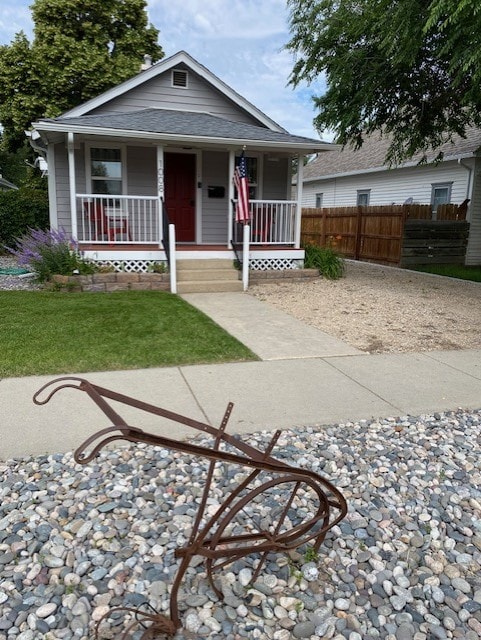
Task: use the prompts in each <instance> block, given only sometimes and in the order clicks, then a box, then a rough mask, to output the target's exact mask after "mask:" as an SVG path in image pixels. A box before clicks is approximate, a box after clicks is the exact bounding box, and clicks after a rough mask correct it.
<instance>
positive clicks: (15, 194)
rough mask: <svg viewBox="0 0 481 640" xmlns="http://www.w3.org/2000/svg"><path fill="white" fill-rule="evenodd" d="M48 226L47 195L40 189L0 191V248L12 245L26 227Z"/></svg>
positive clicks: (42, 227) (24, 231)
mask: <svg viewBox="0 0 481 640" xmlns="http://www.w3.org/2000/svg"><path fill="white" fill-rule="evenodd" d="M47 227H48V196H47V193H46V191H44V190H42V189H33V188H32V187H20V189H18V190H15V189H11V190H9V191H0V249H1V248H3V247H4V246H5V245H7V246H12V245H13V244H14V242H15V238H18V237H19V236H22V235H24V234H25V233H27V231H28V229H31V228H39V229H46V228H47Z"/></svg>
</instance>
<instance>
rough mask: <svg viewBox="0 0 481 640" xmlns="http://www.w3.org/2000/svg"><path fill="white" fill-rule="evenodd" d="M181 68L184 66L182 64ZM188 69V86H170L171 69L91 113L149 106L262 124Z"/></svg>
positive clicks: (133, 109) (131, 109) (122, 110)
mask: <svg viewBox="0 0 481 640" xmlns="http://www.w3.org/2000/svg"><path fill="white" fill-rule="evenodd" d="M178 68H181V66H179V67H178ZM185 69H186V70H187V71H188V78H189V79H188V87H187V88H186V89H184V88H181V87H172V86H171V71H170V70H168V71H166V72H164V73H162V74H161V75H159V76H157V77H156V78H153V79H152V80H149V81H148V82H144V83H143V84H142V85H140V86H138V87H135V88H134V89H131V90H130V91H128V92H127V93H125V94H123V95H121V96H119V97H117V98H114V99H113V100H110V101H109V102H108V103H106V104H104V105H102V106H101V107H98V108H97V109H94V110H93V111H91V112H90V115H93V114H101V113H112V112H123V113H125V112H128V111H137V110H140V109H146V108H152V107H153V108H161V109H182V110H185V111H206V112H207V113H211V114H213V115H216V116H221V117H223V118H226V119H228V120H234V121H235V122H245V123H248V124H254V125H257V126H259V122H258V121H257V120H256V119H255V118H253V117H252V116H250V115H249V114H248V113H246V112H245V111H244V110H243V109H241V108H240V107H239V106H238V105H237V104H236V103H235V102H233V101H231V100H229V98H227V97H226V96H225V95H223V94H222V93H221V92H220V91H217V89H215V88H214V87H213V86H212V85H210V84H209V83H208V82H207V81H206V80H204V78H201V77H200V76H198V75H197V74H196V73H194V72H193V71H191V70H190V69H187V67H185Z"/></svg>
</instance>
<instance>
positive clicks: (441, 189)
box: [431, 182, 453, 214]
mask: <svg viewBox="0 0 481 640" xmlns="http://www.w3.org/2000/svg"><path fill="white" fill-rule="evenodd" d="M452 187H453V183H452V182H438V183H435V184H432V185H431V207H432V210H433V214H436V211H437V209H438V207H439V205H440V204H448V203H449V202H451V190H452Z"/></svg>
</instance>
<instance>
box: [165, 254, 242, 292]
mask: <svg viewBox="0 0 481 640" xmlns="http://www.w3.org/2000/svg"><path fill="white" fill-rule="evenodd" d="M242 289H243V287H242V282H241V281H240V280H239V272H238V271H237V269H235V268H234V265H233V262H232V260H228V259H225V260H224V259H205V260H178V261H177V291H178V292H179V293H211V292H220V291H242Z"/></svg>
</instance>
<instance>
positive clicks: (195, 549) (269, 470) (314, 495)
mask: <svg viewBox="0 0 481 640" xmlns="http://www.w3.org/2000/svg"><path fill="white" fill-rule="evenodd" d="M52 386H55V388H54V389H52V390H51V391H50V393H49V394H48V396H47V397H46V398H44V399H43V400H41V399H40V396H41V394H42V393H43V392H44V391H45V390H46V389H47V388H49V387H52ZM65 388H73V389H77V390H79V391H84V392H85V393H86V394H87V395H88V396H89V397H90V398H91V399H92V400H93V401H94V402H95V404H96V405H97V406H98V407H99V408H100V409H101V411H102V412H103V413H104V414H105V415H106V416H107V418H108V419H109V420H110V422H111V425H112V426H110V427H107V428H105V429H101V430H100V431H98V432H97V433H95V434H94V435H92V436H91V437H89V438H88V439H87V440H86V441H85V442H84V443H83V444H81V445H80V446H79V447H78V448H77V449H76V451H75V452H74V458H75V461H76V462H78V463H80V464H83V465H84V464H87V463H89V462H90V461H91V460H92V459H93V458H94V457H95V456H96V455H97V454H98V453H99V452H100V450H101V449H102V448H103V447H105V446H106V445H109V444H111V443H112V442H114V441H116V440H126V441H128V442H135V443H147V444H151V445H157V446H161V447H164V448H167V449H170V450H174V451H180V452H183V453H187V454H191V455H193V456H196V457H198V458H199V457H200V458H207V459H208V460H210V464H209V466H208V469H207V476H206V480H205V487H204V490H203V494H202V497H201V501H200V505H199V509H198V512H197V515H196V518H195V521H194V524H193V527H192V532H191V535H190V539H189V540H188V542H187V544H186V545H185V546H184V547H182V548H179V549H177V550H176V552H175V556H176V557H177V558H180V560H181V561H180V566H179V568H178V570H177V574H176V577H175V579H174V582H173V585H172V591H171V595H170V618H168V617H167V616H164V615H162V614H160V613H157V612H156V611H155V610H152V611H151V612H149V611H141V610H137V609H131V608H128V607H121V608H120V609H121V610H123V611H128V612H130V613H133V614H134V622H133V623H132V624H130V626H129V627H128V629H127V630H126V631H125V632H124V633H123V635H122V636H121V638H122V639H126V638H128V634H129V633H130V631H131V630H132V629H133V628H134V627H135V625H137V624H138V625H141V626H142V627H143V628H144V629H145V631H144V632H143V634H142V636H141V638H142V640H148V639H150V638H154V637H156V636H158V635H159V634H161V635H165V636H167V637H172V636H173V635H175V633H176V632H177V630H178V629H179V628H180V627H181V626H182V625H181V622H180V618H179V608H178V595H179V588H180V584H181V582H182V579H183V577H184V575H185V573H186V571H187V569H188V567H189V563H190V561H191V560H192V558H193V557H194V556H196V555H199V556H203V557H204V558H205V566H206V570H207V577H208V580H209V582H210V584H211V586H212V588H213V590H214V592H215V593H216V594H217V596H218V597H219V598H220V599H222V597H223V596H222V593H221V591H220V590H219V589H218V587H217V586H216V584H215V582H214V572H215V571H217V570H219V569H222V568H223V567H225V566H227V565H228V564H230V563H232V562H234V561H235V560H238V559H240V558H242V557H245V556H248V555H251V554H260V560H259V562H258V564H257V567H256V569H255V572H254V575H253V577H252V582H254V581H255V580H256V579H257V577H258V576H259V574H260V571H261V570H262V567H263V565H264V563H265V561H266V558H267V555H268V554H269V553H270V552H283V551H289V550H291V549H295V548H298V547H300V546H301V545H303V544H305V543H308V542H312V546H313V547H314V549H315V550H316V551H317V550H318V549H319V547H320V545H321V543H322V542H323V540H324V538H325V535H326V533H327V531H328V530H329V529H331V528H332V527H333V526H334V525H336V524H337V523H338V522H340V521H341V520H342V518H344V516H345V515H346V512H347V505H346V501H345V499H344V497H343V495H342V494H341V492H340V491H339V490H338V489H336V487H335V486H334V485H333V484H331V483H330V482H328V481H327V480H326V479H324V478H322V477H321V476H320V475H319V474H317V473H314V472H313V471H309V470H307V469H302V468H295V467H292V466H290V465H288V464H286V463H285V462H282V461H280V460H277V459H275V458H273V457H272V456H271V452H272V450H273V448H274V446H275V444H276V442H277V440H278V439H279V436H280V434H281V432H280V431H276V432H275V433H274V435H273V436H272V439H271V441H270V443H269V444H268V446H267V449H266V450H265V451H260V450H259V449H256V448H255V447H253V446H251V445H249V444H247V443H245V442H243V441H242V440H240V439H239V438H238V437H235V436H232V435H229V434H228V433H226V427H227V422H228V419H229V416H230V414H231V412H232V408H233V404H232V403H229V404H228V406H227V409H226V411H225V414H224V417H223V419H222V422H221V425H220V427H219V428H218V429H216V428H215V427H212V426H211V425H209V424H206V423H204V422H200V421H198V420H193V419H191V418H188V417H186V416H183V415H181V414H178V413H174V412H172V411H168V410H167V409H162V408H160V407H156V406H154V405H151V404H147V403H145V402H142V401H140V400H137V399H135V398H131V397H129V396H126V395H122V394H120V393H116V392H114V391H111V390H109V389H105V388H103V387H99V386H97V385H95V384H92V383H90V382H88V381H87V380H84V379H82V378H77V377H71V376H68V377H62V378H57V379H56V380H53V381H51V382H49V383H48V384H46V385H44V386H43V387H42V388H41V389H39V391H37V393H36V394H35V395H34V398H33V400H34V402H35V403H36V404H38V405H43V404H46V403H47V402H48V401H49V400H50V399H51V398H52V396H53V395H54V394H55V393H57V391H59V390H61V389H65ZM107 399H109V400H112V401H115V402H119V403H122V404H125V405H128V406H130V407H134V408H136V409H140V410H141V411H146V412H148V413H151V414H154V415H156V416H160V417H163V418H166V419H168V420H170V421H173V422H177V423H179V424H183V425H186V426H188V427H191V428H193V429H196V430H198V431H201V432H203V433H204V434H208V435H210V436H212V437H213V438H214V441H213V444H212V445H211V446H210V447H205V446H200V445H198V444H194V443H193V442H188V441H177V440H173V439H171V438H167V437H165V436H160V435H154V434H152V433H147V432H145V431H143V430H142V429H139V428H137V427H133V426H130V425H128V424H127V423H126V422H125V420H123V418H122V417H121V416H120V415H119V414H118V413H117V412H116V411H115V410H114V409H113V408H112V406H111V405H110V404H109V403H108V402H107ZM221 445H222V446H223V447H224V449H223V450H221V448H220V447H221ZM228 448H230V449H231V450H230V451H229V450H226V449H228ZM218 462H221V463H233V464H236V465H240V466H242V467H247V468H248V469H250V472H248V473H247V475H246V477H245V478H244V479H243V480H242V481H241V482H240V484H238V486H237V487H236V488H235V489H233V491H232V492H231V493H230V495H227V496H226V497H225V499H224V502H223V503H222V504H221V505H220V506H219V508H218V509H217V511H216V513H215V514H214V515H213V516H211V517H207V515H206V506H207V501H208V498H209V493H210V490H211V485H212V481H213V476H214V470H215V466H216V463H218ZM263 472H265V473H266V474H268V478H267V479H264V480H261V479H259V475H260V474H261V473H263ZM252 485H254V486H253V488H252ZM274 487H275V488H282V487H283V488H284V489H285V494H286V499H285V503H284V504H283V505H282V506H281V507H280V508H279V509H277V511H276V516H275V520H274V522H270V523H269V526H268V528H266V527H265V526H264V527H263V526H256V527H254V526H253V525H252V522H250V526H247V525H246V518H245V516H244V514H245V513H248V514H249V517H251V513H252V512H253V510H254V507H255V504H256V503H259V501H261V500H263V499H264V498H267V496H268V494H269V491H270V490H272V489H273V488H274ZM304 495H309V499H310V504H312V505H315V506H314V507H313V510H312V511H311V512H309V511H307V512H306V511H305V509H304V511H303V510H302V509H298V507H297V505H296V500H298V498H299V496H304ZM251 503H252V504H251ZM299 513H300V515H299ZM292 514H294V518H293V515H292ZM296 514H297V516H298V517H297V520H298V521H296ZM242 518H244V519H242ZM292 520H294V522H292ZM234 525H235V527H236V530H235V532H232V529H233V528H234ZM239 528H241V529H242V528H243V529H245V530H243V531H241V532H239ZM117 610H119V608H118V609H117ZM113 611H115V610H112V611H111V612H109V615H110V614H111V613H112V612H113ZM100 622H101V621H100ZM100 622H99V623H98V624H97V629H96V637H98V635H97V634H98V627H99V624H100ZM148 622H151V624H150V626H146V623H148Z"/></svg>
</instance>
